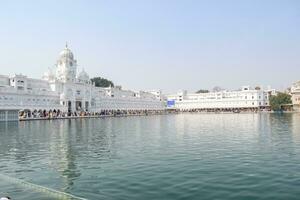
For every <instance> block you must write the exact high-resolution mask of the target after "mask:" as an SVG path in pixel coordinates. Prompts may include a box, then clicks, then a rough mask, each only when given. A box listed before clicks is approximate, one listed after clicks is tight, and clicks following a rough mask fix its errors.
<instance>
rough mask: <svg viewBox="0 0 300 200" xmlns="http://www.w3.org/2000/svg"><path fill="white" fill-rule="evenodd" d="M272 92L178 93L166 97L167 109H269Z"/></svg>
mask: <svg viewBox="0 0 300 200" xmlns="http://www.w3.org/2000/svg"><path fill="white" fill-rule="evenodd" d="M272 92H273V90H270V89H268V90H263V89H261V88H260V87H256V88H255V89H252V88H250V87H249V86H244V87H242V88H241V89H240V90H236V91H228V90H222V91H216V92H208V93H188V92H187V91H184V90H183V91H179V92H177V93H176V94H170V95H166V99H167V107H168V108H169V109H178V110H182V111H184V110H193V109H199V110H201V109H206V110H208V109H212V110H216V109H220V110H222V109H223V110H225V109H231V110H235V109H240V110H241V109H248V110H249V109H256V110H259V109H266V108H268V107H269V95H270V94H271V93H272Z"/></svg>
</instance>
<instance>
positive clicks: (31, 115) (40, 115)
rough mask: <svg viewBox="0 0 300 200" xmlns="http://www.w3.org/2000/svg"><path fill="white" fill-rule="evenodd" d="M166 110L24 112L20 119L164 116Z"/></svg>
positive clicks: (21, 113)
mask: <svg viewBox="0 0 300 200" xmlns="http://www.w3.org/2000/svg"><path fill="white" fill-rule="evenodd" d="M163 113H165V111H164V110H102V111H100V112H88V111H74V112H70V111H69V112H65V111H61V110H56V109H54V110H34V111H31V110H22V111H20V112H19V118H20V119H21V120H22V119H59V118H80V117H104V116H131V115H149V114H163Z"/></svg>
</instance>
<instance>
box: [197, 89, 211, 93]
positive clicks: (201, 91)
mask: <svg viewBox="0 0 300 200" xmlns="http://www.w3.org/2000/svg"><path fill="white" fill-rule="evenodd" d="M196 93H197V94H199V93H209V90H203V89H201V90H198V91H197V92H196Z"/></svg>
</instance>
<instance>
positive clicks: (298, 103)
mask: <svg viewBox="0 0 300 200" xmlns="http://www.w3.org/2000/svg"><path fill="white" fill-rule="evenodd" d="M291 95H292V102H293V108H294V110H298V111H299V110H300V81H297V82H296V83H294V84H293V85H292V87H291Z"/></svg>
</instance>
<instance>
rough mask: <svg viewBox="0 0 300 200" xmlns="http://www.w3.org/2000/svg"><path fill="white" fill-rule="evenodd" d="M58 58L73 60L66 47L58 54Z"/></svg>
mask: <svg viewBox="0 0 300 200" xmlns="http://www.w3.org/2000/svg"><path fill="white" fill-rule="evenodd" d="M59 56H60V58H70V59H72V60H73V58H74V55H73V53H72V51H71V50H70V49H69V48H68V45H66V47H65V48H64V50H62V51H61V52H60V54H59Z"/></svg>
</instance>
